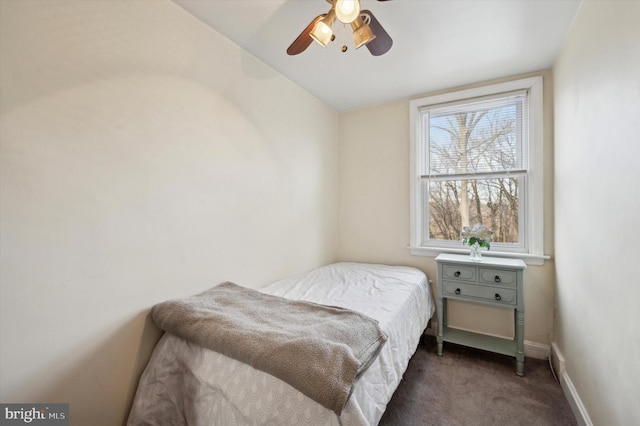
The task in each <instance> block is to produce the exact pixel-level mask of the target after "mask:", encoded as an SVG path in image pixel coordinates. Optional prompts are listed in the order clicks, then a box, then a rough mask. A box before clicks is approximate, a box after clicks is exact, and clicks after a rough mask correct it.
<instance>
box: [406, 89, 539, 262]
mask: <svg viewBox="0 0 640 426" xmlns="http://www.w3.org/2000/svg"><path fill="white" fill-rule="evenodd" d="M410 107H411V125H412V129H411V132H412V141H411V155H412V158H411V163H412V164H411V166H412V167H411V175H412V176H411V186H412V188H411V204H412V207H411V212H412V218H411V228H412V229H411V252H412V253H413V254H418V255H435V254H437V253H439V252H442V251H461V252H462V251H465V247H464V246H463V245H462V242H461V241H462V237H461V233H462V228H463V227H464V226H470V225H471V226H473V225H476V224H482V225H485V226H486V227H488V228H490V229H491V230H492V231H493V232H494V234H493V236H492V242H491V253H500V254H501V255H507V256H513V257H523V258H527V259H528V260H529V262H530V263H536V260H539V261H540V263H541V262H542V259H544V256H543V241H542V238H543V233H542V215H543V206H542V202H543V197H542V184H543V181H542V143H543V140H542V77H535V78H530V79H525V80H517V81H512V82H507V83H501V84H495V85H491V86H484V87H481V88H477V89H470V90H465V91H460V92H452V93H447V94H444V95H436V96H430V97H427V98H422V99H417V100H414V101H411V104H410Z"/></svg>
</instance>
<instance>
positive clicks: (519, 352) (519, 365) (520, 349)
mask: <svg viewBox="0 0 640 426" xmlns="http://www.w3.org/2000/svg"><path fill="white" fill-rule="evenodd" d="M515 326H516V329H515V334H516V374H517V375H518V376H524V312H523V311H519V310H517V309H516V324H515Z"/></svg>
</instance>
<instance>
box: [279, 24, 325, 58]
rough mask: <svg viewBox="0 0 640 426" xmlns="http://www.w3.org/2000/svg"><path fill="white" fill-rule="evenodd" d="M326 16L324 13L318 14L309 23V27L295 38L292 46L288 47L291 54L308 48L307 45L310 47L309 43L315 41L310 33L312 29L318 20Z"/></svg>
mask: <svg viewBox="0 0 640 426" xmlns="http://www.w3.org/2000/svg"><path fill="white" fill-rule="evenodd" d="M324 16H325V15H324V14H323V15H319V16H316V18H315V19H314V20H313V21H311V23H309V25H307V28H305V29H304V31H302V32H301V33H300V35H299V36H298V38H296V39H295V40H293V43H291V46H289V48H288V49H287V53H288V54H289V55H297V54H299V53H302V52H304V51H305V50H306V49H307V47H309V45H310V44H311V43H312V42H313V39H312V38H311V36H310V35H309V33H310V32H311V30H313V27H314V26H315V25H316V22H318V21H319V20H320V19H322V18H324Z"/></svg>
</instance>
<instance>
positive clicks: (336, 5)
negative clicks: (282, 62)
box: [287, 0, 393, 56]
mask: <svg viewBox="0 0 640 426" xmlns="http://www.w3.org/2000/svg"><path fill="white" fill-rule="evenodd" d="M326 1H327V2H328V3H331V9H330V10H329V12H327V13H324V14H322V15H319V16H316V17H315V19H313V21H311V22H310V23H309V25H307V27H306V28H305V29H304V30H303V31H302V33H300V35H299V36H298V37H297V38H296V39H295V40H294V41H293V43H291V46H289V48H288V49H287V53H288V54H289V55H297V54H299V53H302V52H304V51H305V50H306V49H307V47H309V45H311V43H312V42H313V41H314V40H315V41H317V42H318V43H319V44H320V45H322V46H323V47H326V46H327V44H329V42H331V41H333V40H335V34H334V31H333V24H334V23H336V24H339V23H341V24H343V25H350V26H351V29H352V37H353V42H354V45H355V46H356V49H357V48H359V47H361V46H367V49H368V50H369V52H370V53H371V54H372V55H373V56H380V55H383V54H385V53H387V52H388V51H389V49H391V46H392V45H393V40H392V39H391V37H390V36H389V34H388V33H387V32H386V31H385V30H384V28H383V27H382V25H380V22H378V20H377V19H376V17H375V16H373V13H371V11H369V10H362V9H361V7H360V0H326ZM378 1H388V0H378ZM336 21H337V22H336ZM342 51H343V52H346V51H347V46H346V45H343V46H342Z"/></svg>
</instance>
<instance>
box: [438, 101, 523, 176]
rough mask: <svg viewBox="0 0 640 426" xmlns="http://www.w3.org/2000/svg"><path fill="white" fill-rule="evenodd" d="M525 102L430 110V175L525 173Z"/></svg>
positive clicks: (474, 103)
mask: <svg viewBox="0 0 640 426" xmlns="http://www.w3.org/2000/svg"><path fill="white" fill-rule="evenodd" d="M524 101H525V96H524V95H518V96H513V97H506V98H501V99H489V100H484V101H477V102H473V103H467V104H462V105H455V106H443V107H436V108H432V109H430V110H429V112H428V116H429V119H428V135H429V138H428V139H429V140H428V145H429V148H428V150H426V152H428V162H429V163H428V164H427V165H426V166H427V167H426V170H428V172H427V173H428V174H429V175H431V176H434V175H443V174H468V173H481V172H495V171H508V170H522V169H524V168H525V160H524V157H523V154H522V153H523V148H524V142H525V141H524V132H523V120H522V117H523V108H524V105H525V102H524Z"/></svg>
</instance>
